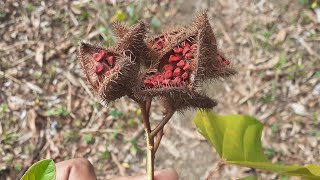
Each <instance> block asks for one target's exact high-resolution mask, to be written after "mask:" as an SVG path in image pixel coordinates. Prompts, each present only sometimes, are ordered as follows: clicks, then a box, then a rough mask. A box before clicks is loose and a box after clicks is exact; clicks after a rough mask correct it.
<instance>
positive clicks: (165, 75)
mask: <svg viewBox="0 0 320 180" xmlns="http://www.w3.org/2000/svg"><path fill="white" fill-rule="evenodd" d="M163 76H164V78H165V79H170V78H171V77H172V71H166V72H165V73H164V75H163Z"/></svg>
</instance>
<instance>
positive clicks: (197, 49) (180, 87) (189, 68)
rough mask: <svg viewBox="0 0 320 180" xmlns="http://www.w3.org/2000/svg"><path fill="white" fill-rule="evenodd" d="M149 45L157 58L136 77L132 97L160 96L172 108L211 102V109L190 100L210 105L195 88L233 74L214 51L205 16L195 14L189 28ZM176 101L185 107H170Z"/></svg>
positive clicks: (212, 38)
mask: <svg viewBox="0 0 320 180" xmlns="http://www.w3.org/2000/svg"><path fill="white" fill-rule="evenodd" d="M149 44H150V41H149ZM151 44H153V45H152V48H153V49H155V50H156V51H157V52H158V55H159V58H158V61H157V64H155V66H153V67H151V68H150V69H147V70H146V71H145V72H144V74H142V76H140V78H141V81H140V84H139V86H138V88H137V93H136V94H139V95H141V96H152V97H153V96H160V97H162V98H163V99H165V101H168V103H169V104H172V106H174V107H175V106H177V107H175V108H176V109H181V108H182V109H183V108H185V107H189V106H192V107H200V106H203V107H213V104H214V103H211V105H212V106H205V105H202V104H197V101H193V99H197V98H198V100H199V99H202V100H203V101H204V102H214V101H213V100H211V99H210V98H208V97H206V96H205V95H200V94H197V93H196V88H197V87H199V86H200V85H201V84H202V83H203V82H204V80H207V79H210V78H213V79H216V78H218V77H226V76H228V75H232V74H235V71H234V70H233V69H231V68H229V67H230V61H228V60H226V59H225V58H224V57H223V56H222V54H221V53H219V52H218V50H217V45H216V39H215V36H214V33H213V30H212V28H211V26H210V24H209V21H208V18H207V15H206V13H203V14H201V15H199V16H198V17H197V18H196V20H195V21H194V23H193V24H192V26H191V28H185V29H183V30H181V31H177V32H174V31H173V32H171V33H167V34H163V35H161V36H158V37H156V38H154V40H153V41H151ZM154 69H156V70H154ZM182 95H183V96H182ZM177 99H181V101H177V102H179V103H181V102H185V104H184V105H180V104H179V103H178V104H177V105H176V104H173V102H174V103H175V102H176V100H177ZM168 103H167V104H168ZM208 104H210V103H208ZM179 106H182V107H179Z"/></svg>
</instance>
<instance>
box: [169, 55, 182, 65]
mask: <svg viewBox="0 0 320 180" xmlns="http://www.w3.org/2000/svg"><path fill="white" fill-rule="evenodd" d="M181 58H182V56H181V55H179V54H176V55H170V58H169V63H172V62H177V61H179V60H180V59H181Z"/></svg>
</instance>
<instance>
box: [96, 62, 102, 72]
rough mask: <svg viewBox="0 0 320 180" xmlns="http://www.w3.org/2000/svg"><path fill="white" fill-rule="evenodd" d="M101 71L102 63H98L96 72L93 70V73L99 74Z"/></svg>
mask: <svg viewBox="0 0 320 180" xmlns="http://www.w3.org/2000/svg"><path fill="white" fill-rule="evenodd" d="M103 69H104V67H103V64H102V63H99V64H97V65H96V70H95V72H96V73H100V72H102V71H103Z"/></svg>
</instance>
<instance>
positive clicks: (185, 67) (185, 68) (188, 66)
mask: <svg viewBox="0 0 320 180" xmlns="http://www.w3.org/2000/svg"><path fill="white" fill-rule="evenodd" d="M189 69H191V66H190V64H186V65H184V67H183V70H185V71H187V70H189Z"/></svg>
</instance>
